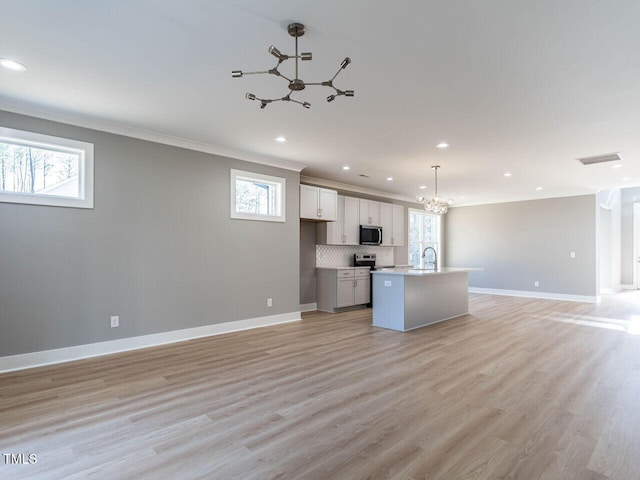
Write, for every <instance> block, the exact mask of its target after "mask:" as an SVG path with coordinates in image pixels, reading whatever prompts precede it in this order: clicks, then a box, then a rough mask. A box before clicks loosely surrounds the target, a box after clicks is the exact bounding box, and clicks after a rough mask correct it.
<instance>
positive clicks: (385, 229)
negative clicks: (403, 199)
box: [380, 202, 405, 247]
mask: <svg viewBox="0 0 640 480" xmlns="http://www.w3.org/2000/svg"><path fill="white" fill-rule="evenodd" d="M404 224H405V222H404V207H403V206H402V205H392V204H390V203H382V202H380V226H381V227H382V245H384V246H389V247H402V246H404V237H405V232H404Z"/></svg>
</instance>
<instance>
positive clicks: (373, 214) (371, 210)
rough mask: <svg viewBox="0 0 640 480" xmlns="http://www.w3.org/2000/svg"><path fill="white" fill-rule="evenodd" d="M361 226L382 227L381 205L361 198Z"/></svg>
mask: <svg viewBox="0 0 640 480" xmlns="http://www.w3.org/2000/svg"><path fill="white" fill-rule="evenodd" d="M359 200H360V225H374V226H376V227H377V226H379V225H380V203H379V202H376V201H375V200H365V199H364V198H360V199H359Z"/></svg>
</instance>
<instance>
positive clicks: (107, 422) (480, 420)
mask: <svg viewBox="0 0 640 480" xmlns="http://www.w3.org/2000/svg"><path fill="white" fill-rule="evenodd" d="M615 297H616V300H615V301H614V300H612V299H611V298H605V300H604V302H603V303H602V304H600V305H593V304H584V303H572V302H559V301H551V300H549V301H548V300H533V299H523V298H513V297H498V296H490V295H471V296H470V311H471V314H469V315H466V316H464V317H460V318H458V319H454V320H450V321H447V322H444V323H440V324H436V325H432V326H429V327H425V328H422V329H419V330H416V331H412V332H409V333H400V332H394V331H388V330H382V329H378V328H374V327H371V325H370V324H371V311H370V310H360V311H355V312H350V313H345V314H335V315H332V314H325V313H316V312H314V313H309V314H305V315H304V318H303V320H302V321H301V322H295V323H290V324H285V325H280V326H274V327H267V328H261V329H255V330H251V331H244V332H237V333H232V334H227V335H221V336H216V337H209V338H205V339H199V340H194V341H189V342H183V343H179V344H173V345H168V346H163V347H157V348H152V349H146V350H139V351H135V352H128V353H122V354H116V355H111V356H105V357H101V358H95V359H89V360H83V361H78V362H73V363H68V364H63V365H56V366H49V367H42V368H37V369H32V370H25V371H20V372H13V373H7V374H3V375H0V428H1V429H0V450H1V452H0V453H14V454H16V453H23V454H25V455H27V454H36V455H37V463H35V464H33V465H7V464H5V459H4V458H2V457H0V478H2V479H5V480H7V479H32V478H33V479H40V478H42V479H71V478H98V479H116V478H132V479H139V480H142V479H160V478H162V479H191V478H207V479H235V478H237V479H253V478H260V479H263V478H264V479H270V478H274V479H275V478H279V479H305V480H306V479H367V478H394V479H419V478H429V479H447V480H452V479H453V480H456V479H498V478H508V479H524V480H536V479H558V480H560V479H561V480H571V479H579V480H606V479H610V480H613V479H616V480H633V479H639V478H640V336H638V335H635V336H634V335H631V334H629V333H628V332H627V328H628V326H629V320H631V319H632V317H633V316H634V315H635V316H638V317H637V318H638V319H640V302H639V301H638V293H637V292H625V293H623V294H620V295H617V296H615ZM638 321H640V320H638ZM638 328H640V325H638ZM638 333H640V332H638Z"/></svg>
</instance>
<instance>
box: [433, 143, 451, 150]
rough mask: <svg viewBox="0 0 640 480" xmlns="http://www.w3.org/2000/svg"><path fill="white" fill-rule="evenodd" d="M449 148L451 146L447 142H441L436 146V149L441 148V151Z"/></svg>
mask: <svg viewBox="0 0 640 480" xmlns="http://www.w3.org/2000/svg"><path fill="white" fill-rule="evenodd" d="M448 147H449V144H448V143H447V142H440V143H439V144H437V145H436V148H441V149H444V148H448Z"/></svg>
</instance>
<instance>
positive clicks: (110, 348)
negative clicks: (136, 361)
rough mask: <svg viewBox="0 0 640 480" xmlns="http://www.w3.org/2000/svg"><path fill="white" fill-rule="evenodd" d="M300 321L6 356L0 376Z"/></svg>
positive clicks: (276, 319)
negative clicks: (27, 369) (12, 372)
mask: <svg viewBox="0 0 640 480" xmlns="http://www.w3.org/2000/svg"><path fill="white" fill-rule="evenodd" d="M300 319H301V316H300V312H290V313H281V314H278V315H270V316H268V317H258V318H248V319H246V320H237V321H235V322H225V323H216V324H213V325H205V326H203V327H194V328H186V329H183V330H173V331H170V332H162V333H153V334H150V335H142V336H139V337H129V338H121V339H119V340H110V341H107V342H100V343H90V344H86V345H77V346H74V347H66V348H58V349H55V350H44V351H41V352H31V353H24V354H20V355H12V356H8V357H0V373H3V372H10V371H13V370H23V369H25V368H33V367H40V366H43V365H51V364H55V363H62V362H70V361H73V360H81V359H83V358H91V357H98V356H101V355H109V354H112V353H118V352H126V351H129V350H137V349H140V348H148V347H155V346H158V345H165V344H167V343H175V342H183V341H185V340H192V339H194V338H201V337H209V336H212V335H222V334H225V333H230V332H237V331H240V330H248V329H251V328H258V327H267V326H270V325H278V324H281V323H288V322H295V321H298V320H300Z"/></svg>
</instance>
